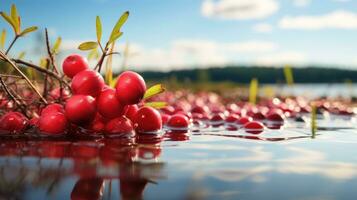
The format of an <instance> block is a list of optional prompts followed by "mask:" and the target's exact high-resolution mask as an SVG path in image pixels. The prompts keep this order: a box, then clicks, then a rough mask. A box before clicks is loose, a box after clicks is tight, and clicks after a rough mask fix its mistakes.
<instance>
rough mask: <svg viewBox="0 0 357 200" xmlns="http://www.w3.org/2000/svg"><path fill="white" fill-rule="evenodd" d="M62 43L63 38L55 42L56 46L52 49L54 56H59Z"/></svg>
mask: <svg viewBox="0 0 357 200" xmlns="http://www.w3.org/2000/svg"><path fill="white" fill-rule="evenodd" d="M61 42H62V38H61V37H58V38H57V40H56V42H55V44H54V45H53V47H52V53H53V54H57V53H58V50H59V47H60V45H61Z"/></svg>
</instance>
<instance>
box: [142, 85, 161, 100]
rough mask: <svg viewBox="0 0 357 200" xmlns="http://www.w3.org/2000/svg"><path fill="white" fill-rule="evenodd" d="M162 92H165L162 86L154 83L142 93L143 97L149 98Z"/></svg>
mask: <svg viewBox="0 0 357 200" xmlns="http://www.w3.org/2000/svg"><path fill="white" fill-rule="evenodd" d="M163 92H165V88H164V86H163V85H162V84H156V85H154V86H152V87H150V88H149V89H147V90H146V92H145V94H144V99H150V98H151V97H153V96H156V95H158V94H160V93H163Z"/></svg>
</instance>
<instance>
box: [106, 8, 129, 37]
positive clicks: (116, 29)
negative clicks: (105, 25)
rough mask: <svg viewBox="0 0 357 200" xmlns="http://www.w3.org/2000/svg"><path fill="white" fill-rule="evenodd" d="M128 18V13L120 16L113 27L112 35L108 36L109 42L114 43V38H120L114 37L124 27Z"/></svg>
mask: <svg viewBox="0 0 357 200" xmlns="http://www.w3.org/2000/svg"><path fill="white" fill-rule="evenodd" d="M128 17H129V11H126V12H124V13H123V14H122V15H121V17H120V18H119V20H118V21H117V23H116V24H115V26H114V28H113V30H112V33H111V34H110V37H109V41H115V37H117V38H119V37H120V36H116V35H118V33H119V32H120V29H121V27H122V26H123V25H124V23H125V22H126V20H127V19H128Z"/></svg>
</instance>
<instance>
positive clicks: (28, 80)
mask: <svg viewBox="0 0 357 200" xmlns="http://www.w3.org/2000/svg"><path fill="white" fill-rule="evenodd" d="M0 56H1V57H2V58H3V59H4V60H5V61H6V62H8V63H9V64H10V65H11V66H12V67H13V68H14V69H15V70H16V71H17V72H18V73H19V74H20V75H21V76H22V77H23V78H24V79H25V80H26V82H27V83H28V85H29V86H30V87H31V88H32V90H33V91H34V92H35V93H36V94H37V95H38V96H39V97H40V99H41V101H43V103H45V104H47V100H46V99H45V98H43V96H42V95H41V93H40V92H39V91H38V90H37V88H36V87H35V86H34V85H33V84H32V82H31V81H30V79H29V78H28V77H27V76H26V75H25V74H24V73H23V72H22V71H21V70H20V69H19V68H18V67H17V66H16V64H15V63H14V62H13V61H12V60H11V59H9V58H8V57H7V56H6V55H5V54H4V53H3V52H2V51H0Z"/></svg>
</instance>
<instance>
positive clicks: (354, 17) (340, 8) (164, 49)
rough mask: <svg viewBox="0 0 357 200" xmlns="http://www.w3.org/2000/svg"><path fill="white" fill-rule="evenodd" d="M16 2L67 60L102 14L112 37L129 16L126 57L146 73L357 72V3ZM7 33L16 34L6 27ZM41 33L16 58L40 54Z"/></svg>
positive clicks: (21, 45)
mask: <svg viewBox="0 0 357 200" xmlns="http://www.w3.org/2000/svg"><path fill="white" fill-rule="evenodd" d="M12 3H15V4H16V5H17V7H18V10H19V12H20V15H21V16H22V19H23V20H22V24H23V27H26V26H30V25H37V26H39V27H40V28H41V29H43V28H44V27H47V28H48V29H49V30H50V35H51V39H52V40H55V38H56V37H57V36H61V37H62V39H63V45H62V54H61V55H60V59H59V60H61V59H63V57H64V56H65V55H67V54H69V53H72V52H75V53H81V52H79V51H78V50H76V49H75V48H76V46H78V45H79V44H80V43H81V42H83V41H87V40H94V39H95V16H96V15H99V16H100V17H101V18H102V23H103V29H104V36H107V35H108V34H109V33H110V31H111V28H112V26H113V25H114V24H115V22H116V20H117V19H118V17H119V16H120V15H121V13H122V12H124V11H126V10H129V11H130V17H129V20H128V22H127V24H126V25H125V26H124V27H123V31H124V36H123V37H122V38H121V40H120V41H119V45H118V50H119V51H120V50H122V46H123V44H124V43H126V42H128V43H129V49H130V53H131V54H130V57H129V60H128V63H129V65H130V67H133V68H135V69H138V70H140V69H155V70H170V69H177V68H191V67H192V66H195V67H208V66H224V65H226V64H246V63H248V64H262V65H275V66H281V65H284V64H292V65H298V66H304V65H308V64H318V65H321V66H338V67H347V68H355V69H357V1H356V0H75V1H73V0H72V1H69V0H61V1H48V0H33V1H28V0H16V1H9V0H2V2H1V5H0V10H2V11H7V12H8V11H9V9H10V6H11V4H12ZM0 28H6V29H7V30H8V31H11V29H10V28H9V26H8V25H7V24H5V23H4V21H3V20H2V21H0ZM41 29H40V31H38V32H39V33H35V34H32V35H31V36H29V37H26V38H23V39H21V41H19V42H18V43H17V44H16V46H15V48H14V51H13V52H12V53H13V54H16V53H18V52H20V51H21V50H27V51H29V52H32V51H31V50H34V49H36V48H35V47H34V46H36V41H37V40H36V37H38V36H37V35H38V34H41V33H42V32H41ZM8 35H9V34H8ZM8 40H9V39H8ZM7 45H8V44H7ZM40 56H41V52H39V51H36V53H32V54H31V53H29V54H28V55H27V56H26V58H27V59H30V60H33V61H34V62H37V61H36V60H37V59H39V57H40ZM120 60H121V58H120V57H118V58H116V59H115V62H116V63H120ZM118 65H119V64H118Z"/></svg>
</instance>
